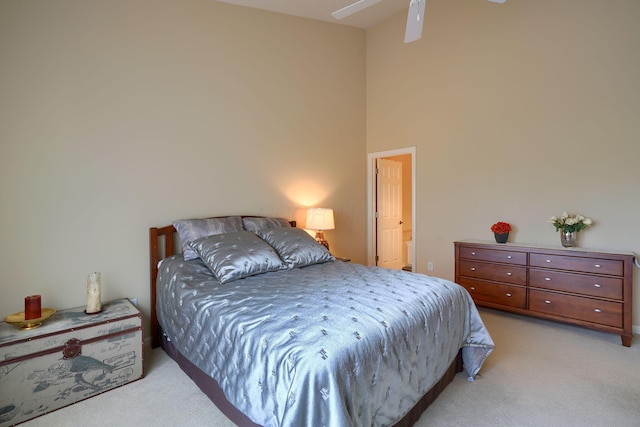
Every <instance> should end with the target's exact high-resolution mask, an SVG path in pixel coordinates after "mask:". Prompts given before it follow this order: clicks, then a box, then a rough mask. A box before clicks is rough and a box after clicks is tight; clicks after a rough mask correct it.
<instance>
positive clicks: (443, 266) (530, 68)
mask: <svg viewBox="0 0 640 427" xmlns="http://www.w3.org/2000/svg"><path fill="white" fill-rule="evenodd" d="M405 20H406V14H405V13H399V14H398V15H396V16H394V17H393V18H391V19H389V20H387V21H385V22H384V23H382V24H380V25H378V26H376V27H374V28H373V29H371V30H369V31H368V32H367V152H369V153H371V152H378V151H384V150H391V149H397V148H402V147H409V146H416V147H417V148H416V150H417V157H416V158H417V166H416V173H417V184H416V193H417V201H416V202H417V205H416V210H417V212H416V218H414V224H415V229H416V231H417V235H416V236H414V250H415V251H416V256H417V270H418V271H419V272H423V273H426V272H427V268H426V267H427V262H428V261H433V262H434V264H435V270H434V272H433V273H434V274H435V275H438V276H441V277H445V278H449V279H452V278H453V274H454V256H453V241H455V240H459V239H489V240H490V239H492V238H493V237H492V234H491V231H490V226H491V225H492V224H493V223H495V222H497V221H506V222H509V223H511V224H512V226H513V227H514V231H513V232H512V233H511V235H510V238H509V239H510V241H512V242H517V243H542V244H556V245H558V246H559V236H558V234H557V233H556V232H555V231H554V228H553V226H551V225H550V224H548V223H547V222H546V221H547V219H548V218H549V217H550V216H552V215H560V214H562V212H563V211H564V210H566V211H569V212H578V213H582V214H583V215H586V216H589V217H591V218H593V220H594V221H595V225H594V226H593V227H591V228H590V229H587V230H585V231H583V232H581V233H580V234H579V245H580V246H581V247H585V248H596V249H597V248H603V249H611V250H624V251H635V252H636V253H640V227H639V226H638V220H639V218H640V186H639V183H640V140H639V135H640V120H638V112H639V111H640V79H639V78H638V76H640V55H638V52H640V27H639V26H638V24H637V23H638V22H639V21H640V2H637V1H632V0H562V1H557V0H538V1H524V0H509V1H507V2H506V3H504V4H495V3H491V2H487V1H484V0H473V1H470V0H431V1H428V2H427V6H426V17H425V25H424V32H423V37H422V39H421V40H420V41H418V42H414V43H410V44H404V43H403V40H402V39H403V34H404V25H405ZM634 274H635V279H634V301H635V302H634V322H633V323H634V325H640V287H639V286H638V283H640V270H638V269H634ZM636 328H637V327H636Z"/></svg>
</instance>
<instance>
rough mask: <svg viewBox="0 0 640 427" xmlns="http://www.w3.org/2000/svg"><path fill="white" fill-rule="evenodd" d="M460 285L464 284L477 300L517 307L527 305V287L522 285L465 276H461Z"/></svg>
mask: <svg viewBox="0 0 640 427" xmlns="http://www.w3.org/2000/svg"><path fill="white" fill-rule="evenodd" d="M460 285H462V286H464V287H465V289H466V290H467V291H469V293H470V294H471V297H472V298H473V300H474V301H477V302H483V301H484V302H491V303H495V304H502V305H507V306H509V307H518V308H526V307H527V289H526V288H524V287H520V286H512V285H501V284H498V283H490V282H482V281H480V280H473V279H467V278H461V279H460Z"/></svg>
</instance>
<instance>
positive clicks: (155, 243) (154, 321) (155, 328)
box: [149, 215, 296, 348]
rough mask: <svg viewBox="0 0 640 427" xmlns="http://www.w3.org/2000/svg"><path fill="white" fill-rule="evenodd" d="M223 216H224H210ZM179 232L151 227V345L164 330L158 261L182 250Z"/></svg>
mask: <svg viewBox="0 0 640 427" xmlns="http://www.w3.org/2000/svg"><path fill="white" fill-rule="evenodd" d="M241 217H242V218H250V217H252V218H259V217H258V216H257V215H242V216H241ZM210 218H222V217H210ZM289 223H290V224H291V226H292V227H295V226H296V222H295V221H289ZM177 243H178V233H177V231H176V229H175V227H174V226H173V225H165V226H164V227H151V228H150V229H149V272H150V276H151V277H150V282H149V284H150V287H149V290H150V295H151V301H150V304H151V347H152V348H156V347H158V346H159V345H160V340H161V339H162V336H161V334H162V332H161V329H160V324H159V323H158V315H157V312H156V280H157V279H158V263H159V262H160V260H161V259H164V258H167V257H170V256H171V255H175V254H177V253H181V252H182V248H180V247H179V246H178V245H177Z"/></svg>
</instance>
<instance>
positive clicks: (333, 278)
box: [157, 255, 493, 427]
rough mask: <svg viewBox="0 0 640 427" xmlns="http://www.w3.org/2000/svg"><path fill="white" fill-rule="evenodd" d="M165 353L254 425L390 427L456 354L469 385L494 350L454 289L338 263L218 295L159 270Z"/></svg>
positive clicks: (207, 276) (178, 264)
mask: <svg viewBox="0 0 640 427" xmlns="http://www.w3.org/2000/svg"><path fill="white" fill-rule="evenodd" d="M157 292H158V300H157V311H158V318H159V322H160V325H161V327H162V328H163V330H164V332H165V334H167V337H168V338H169V339H170V340H171V341H172V343H173V345H174V346H175V347H176V348H177V349H178V350H179V351H180V352H181V353H182V354H183V355H184V356H185V357H186V358H187V359H189V360H190V361H191V362H192V363H193V364H195V365H196V366H198V367H199V368H200V369H201V370H202V371H204V372H205V373H207V374H209V375H210V376H211V377H213V378H214V379H215V380H216V381H217V382H218V383H219V385H220V386H221V388H222V389H223V391H224V393H225V395H226V397H227V399H228V400H229V401H230V402H231V403H233V404H234V405H235V406H236V407H237V408H238V409H240V410H241V411H242V412H243V413H245V414H246V415H247V416H248V417H249V418H251V419H252V420H253V421H254V422H256V423H258V424H260V425H263V426H303V425H309V426H311V425H313V426H326V427H329V426H386V425H393V424H394V423H396V422H397V421H399V420H400V419H401V418H402V417H403V416H404V415H405V414H406V413H407V412H408V411H409V410H410V409H411V408H412V407H413V406H414V405H415V404H416V402H417V401H418V400H419V399H420V397H421V396H422V395H423V394H424V393H425V392H426V391H427V390H429V389H430V388H431V387H432V386H433V385H434V384H435V383H436V382H437V381H438V380H439V379H440V377H441V376H442V375H443V373H444V372H445V371H446V369H447V368H448V367H449V365H450V363H451V361H452V360H453V359H454V358H455V356H456V354H457V353H458V350H459V349H460V348H462V349H463V350H462V352H463V353H462V356H463V363H464V365H465V369H466V370H467V372H468V374H469V375H470V376H471V377H473V376H475V375H476V373H477V372H478V370H479V369H480V367H481V366H482V363H483V362H484V360H485V358H486V357H487V356H488V355H489V353H490V352H491V350H492V349H493V341H492V340H491V337H490V336H489V333H488V332H487V330H486V329H485V327H484V324H483V323H482V320H481V319H480V316H479V314H478V312H477V310H476V307H475V305H474V303H473V301H472V299H471V297H470V296H469V294H468V293H467V291H466V290H465V289H464V288H462V287H461V286H459V285H457V284H455V283H453V282H450V281H447V280H443V279H439V278H435V277H430V276H426V275H423V274H417V273H410V272H405V271H395V270H388V269H383V268H378V267H365V266H363V265H359V264H355V263H344V262H341V261H335V262H328V263H324V264H317V265H312V266H309V267H305V268H296V269H292V270H283V271H276V272H270V273H265V274H260V275H257V276H252V277H248V278H245V279H241V280H236V281H234V282H230V283H226V284H220V283H219V282H217V281H216V280H215V278H214V276H212V274H211V272H210V271H209V270H208V269H207V267H206V266H205V265H204V264H203V263H202V262H201V261H200V260H192V261H184V260H183V258H182V256H181V255H177V256H172V257H170V258H167V259H165V260H163V261H162V262H161V263H160V268H159V277H158V285H157Z"/></svg>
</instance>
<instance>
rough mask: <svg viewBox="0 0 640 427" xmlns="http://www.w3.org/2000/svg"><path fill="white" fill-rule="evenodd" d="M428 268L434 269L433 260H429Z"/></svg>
mask: <svg viewBox="0 0 640 427" xmlns="http://www.w3.org/2000/svg"><path fill="white" fill-rule="evenodd" d="M427 270H429V271H433V262H431V261H429V262H428V263H427Z"/></svg>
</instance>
